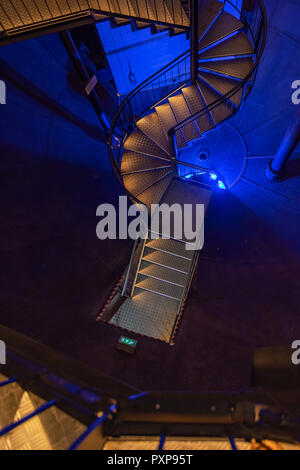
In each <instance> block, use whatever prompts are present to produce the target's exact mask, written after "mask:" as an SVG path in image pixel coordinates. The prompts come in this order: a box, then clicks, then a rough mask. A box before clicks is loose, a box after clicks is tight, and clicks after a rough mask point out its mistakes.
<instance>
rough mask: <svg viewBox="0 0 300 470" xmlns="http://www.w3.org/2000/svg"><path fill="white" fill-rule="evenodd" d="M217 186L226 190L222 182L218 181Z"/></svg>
mask: <svg viewBox="0 0 300 470" xmlns="http://www.w3.org/2000/svg"><path fill="white" fill-rule="evenodd" d="M218 186H219V188H220V189H226V186H225V184H224V183H223V181H220V180H219V181H218Z"/></svg>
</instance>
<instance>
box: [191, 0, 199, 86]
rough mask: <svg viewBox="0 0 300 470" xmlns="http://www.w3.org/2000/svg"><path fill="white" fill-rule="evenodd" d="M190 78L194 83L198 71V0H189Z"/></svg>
mask: <svg viewBox="0 0 300 470" xmlns="http://www.w3.org/2000/svg"><path fill="white" fill-rule="evenodd" d="M190 2H191V7H190V25H191V79H192V82H193V83H196V80H197V73H198V0H190Z"/></svg>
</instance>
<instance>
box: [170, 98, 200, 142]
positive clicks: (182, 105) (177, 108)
mask: <svg viewBox="0 0 300 470" xmlns="http://www.w3.org/2000/svg"><path fill="white" fill-rule="evenodd" d="M169 103H170V105H171V108H172V111H173V113H174V115H175V118H176V121H177V123H181V122H182V121H184V120H185V119H187V118H189V117H190V116H191V115H192V113H191V111H190V110H189V107H188V105H187V103H186V101H185V99H184V96H183V94H182V93H180V94H178V95H176V96H172V97H171V98H169ZM182 137H183V142H182ZM198 137H200V131H199V129H198V127H197V124H196V123H195V122H192V123H190V124H187V125H186V126H184V127H183V128H182V130H181V132H180V133H177V135H176V138H177V144H178V146H179V147H180V146H181V145H182V144H183V143H184V142H189V141H191V140H195V139H197V138H198Z"/></svg>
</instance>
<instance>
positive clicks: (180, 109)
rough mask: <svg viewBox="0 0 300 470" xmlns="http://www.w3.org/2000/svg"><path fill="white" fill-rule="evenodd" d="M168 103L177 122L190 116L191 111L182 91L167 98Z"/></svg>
mask: <svg viewBox="0 0 300 470" xmlns="http://www.w3.org/2000/svg"><path fill="white" fill-rule="evenodd" d="M169 103H170V106H171V108H172V110H173V113H174V115H175V119H176V121H177V122H178V123H180V122H182V121H184V120H185V119H187V118H188V117H190V116H191V112H190V110H189V108H188V106H187V104H186V101H185V99H184V96H183V95H182V93H180V94H179V95H176V96H172V97H171V98H169Z"/></svg>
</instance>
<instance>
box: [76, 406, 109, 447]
mask: <svg viewBox="0 0 300 470" xmlns="http://www.w3.org/2000/svg"><path fill="white" fill-rule="evenodd" d="M115 409H116V405H111V407H110V408H109V409H108V410H107V411H106V412H105V413H103V415H102V416H100V418H97V419H96V420H95V421H94V422H93V423H92V424H91V426H90V427H89V428H88V429H87V430H86V431H85V432H84V433H83V434H81V436H79V437H78V439H76V441H75V442H74V443H73V444H72V445H71V447H70V449H69V450H76V449H77V448H78V446H79V445H80V444H81V443H82V442H83V441H84V440H85V439H86V438H87V437H88V436H89V435H90V434H91V432H92V431H94V429H96V428H97V427H98V426H100V424H102V423H103V422H104V421H105V420H106V419H107V418H108V415H109V414H110V413H112V412H113V411H114V410H115Z"/></svg>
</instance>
